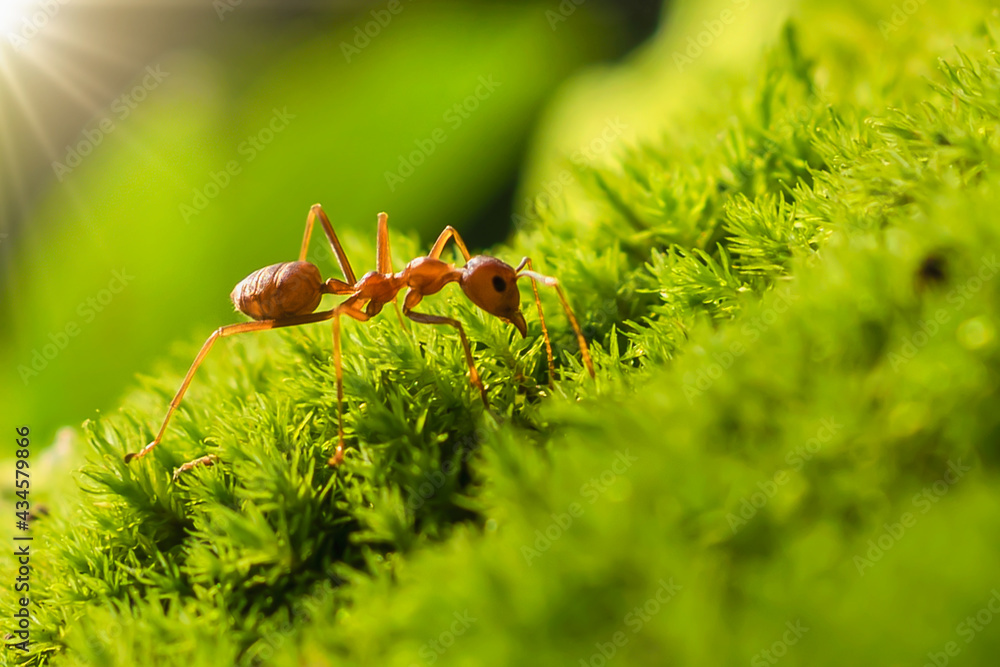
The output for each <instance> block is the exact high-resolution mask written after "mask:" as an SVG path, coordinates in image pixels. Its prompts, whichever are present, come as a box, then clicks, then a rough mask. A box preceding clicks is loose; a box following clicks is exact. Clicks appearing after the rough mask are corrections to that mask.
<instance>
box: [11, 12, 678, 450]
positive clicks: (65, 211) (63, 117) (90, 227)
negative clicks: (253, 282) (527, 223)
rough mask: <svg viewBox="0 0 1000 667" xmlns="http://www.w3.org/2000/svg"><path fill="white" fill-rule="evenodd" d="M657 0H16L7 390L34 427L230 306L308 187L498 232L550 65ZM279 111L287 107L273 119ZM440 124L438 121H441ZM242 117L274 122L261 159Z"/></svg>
mask: <svg viewBox="0 0 1000 667" xmlns="http://www.w3.org/2000/svg"><path fill="white" fill-rule="evenodd" d="M659 14H660V3H659V2H653V1H642V0H632V1H628V2H613V1H612V0H585V1H583V2H580V3H579V4H577V3H576V2H573V1H572V0H562V1H561V2H560V1H559V0H548V1H545V2H541V1H538V2H535V1H529V0H524V1H522V2H435V1H433V0H381V1H374V2H367V1H366V2H362V1H347V0H342V1H331V2H304V1H299V2H279V1H277V0H242V1H241V0H214V1H210V0H200V1H195V0H184V1H174V2H165V1H155V0H132V1H124V0H73V1H70V2H66V3H65V4H62V3H60V2H50V3H43V4H39V3H36V2H25V1H24V0H4V8H3V9H2V10H0V22H2V25H0V27H2V34H3V35H4V36H5V37H6V39H3V40H2V41H0V94H2V99H0V142H2V151H0V154H2V172H0V174H2V176H0V213H2V219H0V320H2V322H3V325H2V328H0V344H2V348H0V350H2V351H0V362H2V373H3V382H2V389H0V400H2V401H4V404H5V406H8V409H9V414H12V416H13V418H14V419H15V420H17V421H18V422H19V423H29V424H31V425H32V427H33V428H34V429H36V430H37V432H38V433H39V435H40V436H42V437H48V436H51V435H52V434H53V433H54V431H55V429H56V428H57V427H59V426H61V425H64V424H70V425H72V424H76V423H79V422H80V421H81V420H82V419H84V418H86V417H87V416H88V415H90V414H93V411H94V410H95V409H106V408H108V407H109V406H113V405H114V402H115V401H116V400H117V398H118V396H119V395H120V394H121V393H122V392H123V391H124V390H125V389H126V388H127V387H128V386H129V385H130V384H132V383H133V382H134V377H135V374H136V373H152V372H153V369H154V367H155V361H156V360H157V359H162V358H164V357H166V355H167V352H168V351H169V350H170V346H171V342H172V341H176V340H182V341H190V340H195V339H197V337H198V336H201V335H206V334H207V333H208V332H209V331H210V330H211V329H212V328H215V327H216V326H218V325H221V324H224V323H227V322H229V321H233V317H234V316H233V314H232V313H231V307H230V305H229V304H228V302H227V300H226V298H225V295H226V294H227V293H228V291H229V289H230V288H231V286H232V284H233V283H234V282H235V281H236V280H238V279H239V278H241V277H242V276H243V275H245V274H246V273H248V272H249V271H251V270H253V269H255V268H258V267H259V266H263V265H265V264H269V263H272V262H275V261H282V260H285V259H290V258H291V257H290V255H292V254H293V253H294V251H295V249H296V244H297V239H298V238H300V234H301V225H302V221H303V220H304V216H305V212H306V211H307V209H308V207H309V205H311V204H312V203H314V202H316V201H321V202H323V203H324V205H325V206H327V207H328V208H329V209H330V210H331V213H332V215H333V216H334V217H335V223H336V224H338V225H340V226H342V227H346V228H347V229H348V230H349V232H348V236H350V230H358V231H357V233H358V234H360V235H365V234H368V233H369V232H370V231H371V230H372V229H373V226H372V225H373V221H374V215H375V213H376V212H377V211H378V210H383V209H384V210H388V211H390V213H391V215H392V218H391V219H392V223H391V224H392V225H393V230H394V232H395V233H403V234H405V233H407V232H410V233H416V234H418V235H419V237H420V239H421V240H422V241H425V242H426V241H427V240H428V238H429V237H430V236H432V235H434V234H436V233H437V231H439V230H440V229H441V228H442V227H443V226H444V224H452V225H454V226H456V227H458V228H459V229H461V230H462V231H463V233H464V234H465V235H466V238H467V240H468V241H469V243H470V245H474V246H475V247H486V246H490V245H492V244H494V243H497V242H499V241H502V240H503V239H505V238H506V237H507V236H508V235H509V234H510V232H511V214H512V208H513V198H514V195H515V192H517V190H518V184H519V182H520V178H521V174H522V170H523V167H524V161H525V155H526V153H527V151H528V148H529V145H530V142H531V137H532V132H533V130H534V128H535V125H536V122H537V119H538V118H539V115H540V114H541V113H542V111H543V109H544V108H545V105H546V104H547V102H548V101H549V100H550V98H551V97H552V96H553V95H554V94H557V92H558V89H559V85H560V82H562V81H564V80H566V79H567V78H568V77H570V76H572V75H573V74H574V72H577V71H581V70H582V69H584V68H587V67H589V66H592V65H593V64H595V63H600V62H612V61H616V60H618V59H620V58H622V57H623V56H625V55H626V54H628V53H629V52H630V51H631V50H632V49H634V48H635V47H636V46H637V45H639V44H641V43H642V42H643V41H644V40H645V39H647V38H648V37H649V36H650V35H651V34H652V33H653V32H655V30H656V29H657V27H658V19H659ZM366 31H367V32H366ZM156 72H161V74H159V75H157V74H156ZM490 77H495V80H496V82H497V85H498V86H499V87H498V88H496V90H497V93H496V94H495V95H494V94H493V93H492V89H489V88H487V89H484V88H482V84H481V82H482V81H484V80H492V79H490ZM476 91H489V92H482V94H480V93H477V92H476ZM476 95H478V97H477V99H474V100H473V99H472V96H476ZM123 98H124V99H123ZM140 98H141V99H140ZM470 100H471V102H470ZM456 104H464V105H465V108H466V112H462V110H461V109H459V114H461V115H460V116H456V115H455V114H454V113H451V115H449V109H452V108H455V105H456ZM473 106H474V107H475V108H473V109H472V110H469V109H470V108H471V107H473ZM282 109H284V110H285V113H286V114H287V115H289V116H290V117H291V118H293V120H290V121H287V122H286V124H287V127H288V129H287V130H286V129H284V127H282V129H281V130H280V131H278V132H274V133H273V134H274V136H273V137H269V135H268V133H267V132H268V127H270V128H272V129H273V128H274V127H275V125H274V124H273V123H274V117H275V114H280V113H281V110H282ZM279 125H280V123H279ZM435 130H441V131H443V133H444V136H445V139H446V140H443V141H441V142H440V143H438V142H436V141H435V142H434V143H433V144H432V143H428V142H429V141H430V139H429V137H432V136H435V135H434V132H435ZM253 137H259V138H261V139H268V141H267V142H266V143H264V144H263V145H262V146H261V150H259V151H257V150H254V151H253V158H252V159H248V158H249V156H250V152H249V149H248V150H247V151H246V152H244V151H242V150H241V149H242V147H244V146H245V144H246V140H247V139H248V138H253ZM272 141H273V143H272ZM422 147H425V148H422ZM426 147H430V150H429V151H428V150H427V149H426ZM415 151H416V153H415ZM84 153H86V154H84ZM417 159H419V161H420V163H421V164H415V163H414V162H415V160H417ZM423 163H426V164H423ZM230 165H236V166H235V167H234V170H235V169H238V172H237V171H233V173H229V174H228V176H227V174H226V172H227V168H228V166H230ZM410 171H412V172H413V173H412V176H410V175H405V176H402V177H400V175H401V174H409V172H410ZM393 175H395V176H396V179H395V180H394V177H393ZM202 204H205V206H204V207H203V206H202ZM350 242H351V241H350V240H349V244H350ZM325 259H326V258H324V261H325ZM366 261H367V258H362V259H361V260H359V261H357V264H359V265H363V264H364V263H366ZM319 263H320V265H321V267H322V268H323V270H324V272H326V271H327V270H328V269H329V266H327V265H324V264H323V263H322V262H319ZM122 267H124V270H125V274H124V275H125V276H126V277H127V276H131V275H134V276H135V278H134V280H132V279H130V278H129V279H126V280H125V281H124V282H125V284H122V281H121V280H120V279H118V278H116V277H115V276H116V273H115V272H121V271H122ZM118 275H120V273H119V274H118ZM116 280H117V281H118V282H114V281H116ZM116 287H121V289H120V290H116V289H115V288H116Z"/></svg>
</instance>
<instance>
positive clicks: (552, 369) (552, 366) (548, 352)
mask: <svg viewBox="0 0 1000 667" xmlns="http://www.w3.org/2000/svg"><path fill="white" fill-rule="evenodd" d="M525 266H527V267H528V269H529V270H530V269H531V259H529V258H527V257H525V258H524V259H522V260H521V263H520V264H518V265H517V268H516V269H514V273H520V271H521V270H522V269H523V268H524V267H525ZM529 278H530V276H529ZM531 291H532V292H533V293H534V295H535V306H536V307H537V308H538V321H539V322H541V324H542V338H543V339H544V340H545V358H546V360H547V361H548V362H549V387H552V386H554V385H555V380H556V363H555V359H554V357H553V356H552V340H551V339H550V338H549V328H548V327H547V326H546V325H545V312H544V311H543V310H542V299H541V297H540V296H539V294H538V281H537V280H535V279H534V278H531Z"/></svg>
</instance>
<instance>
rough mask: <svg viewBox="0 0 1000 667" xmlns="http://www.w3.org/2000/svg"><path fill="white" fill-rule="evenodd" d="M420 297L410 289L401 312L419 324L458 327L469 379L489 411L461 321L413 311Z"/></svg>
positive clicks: (484, 391)
mask: <svg viewBox="0 0 1000 667" xmlns="http://www.w3.org/2000/svg"><path fill="white" fill-rule="evenodd" d="M422 299H423V295H422V294H420V292H417V291H415V290H412V289H411V290H410V291H409V292H407V293H406V298H405V299H404V301H403V314H404V315H406V316H407V317H409V318H410V319H411V320H413V321H414V322H418V323H420V324H447V325H448V326H451V327H455V328H456V329H458V335H459V338H461V340H462V349H463V350H464V351H465V362H466V363H467V364H468V366H469V381H470V382H472V385H473V386H474V387H476V388H477V389H479V395H480V396H481V397H482V399H483V405H485V406H486V411H487V412H489V411H490V401H489V398H487V396H486V387H485V386H483V380H482V378H480V377H479V371H477V370H476V362H475V361H474V360H473V359H472V347H471V346H470V345H469V339H468V337H467V336H466V335H465V329H464V328H463V327H462V323H461V322H459V321H458V320H453V319H451V318H450V317H441V316H439V315H428V314H426V313H415V312H413V308H415V307H416V305H417V304H418V303H420V301H421V300H422Z"/></svg>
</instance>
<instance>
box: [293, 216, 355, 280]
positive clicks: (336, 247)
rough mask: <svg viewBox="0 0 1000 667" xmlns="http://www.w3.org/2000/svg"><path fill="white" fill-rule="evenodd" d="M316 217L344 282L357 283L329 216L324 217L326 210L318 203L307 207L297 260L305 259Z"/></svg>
mask: <svg viewBox="0 0 1000 667" xmlns="http://www.w3.org/2000/svg"><path fill="white" fill-rule="evenodd" d="M317 217H318V218H319V222H320V224H321V225H323V231H324V232H325V233H326V238H327V239H328V240H329V241H330V247H331V248H333V254H334V255H336V256H337V264H339V265H340V270H341V271H342V272H343V273H344V277H345V278H347V283H346V284H348V285H352V286H353V285H355V284H357V282H358V279H357V278H356V277H355V275H354V269H352V268H351V262H350V260H349V259H347V253H345V252H344V247H343V246H342V245H340V239H338V238H337V233H336V232H335V231H333V225H331V224H330V218H328V217H326V212H325V211H323V207H322V206H320V205H319V204H313V205H312V208H310V209H309V215H308V216H307V217H306V233H305V235H304V236H303V237H302V249H301V250H299V261H300V262H302V261H305V258H306V253H307V252H308V250H309V239H310V237H312V230H313V224H314V223H315V222H316V218H317ZM338 282H339V281H338Z"/></svg>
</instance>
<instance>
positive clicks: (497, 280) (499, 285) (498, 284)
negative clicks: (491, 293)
mask: <svg viewBox="0 0 1000 667" xmlns="http://www.w3.org/2000/svg"><path fill="white" fill-rule="evenodd" d="M493 289H495V290H496V291H498V292H503V291H504V290H506V289H507V281H506V280H504V279H503V278H501V277H500V276H493Z"/></svg>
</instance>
